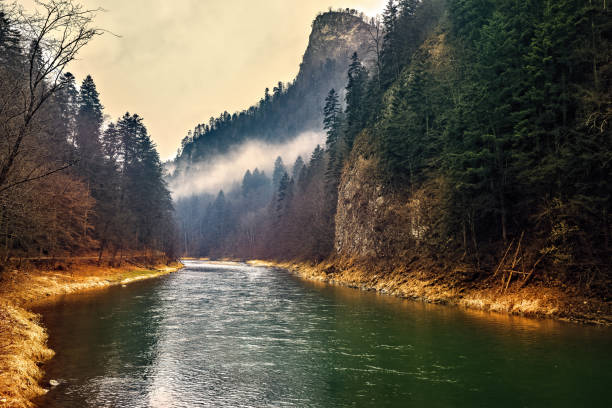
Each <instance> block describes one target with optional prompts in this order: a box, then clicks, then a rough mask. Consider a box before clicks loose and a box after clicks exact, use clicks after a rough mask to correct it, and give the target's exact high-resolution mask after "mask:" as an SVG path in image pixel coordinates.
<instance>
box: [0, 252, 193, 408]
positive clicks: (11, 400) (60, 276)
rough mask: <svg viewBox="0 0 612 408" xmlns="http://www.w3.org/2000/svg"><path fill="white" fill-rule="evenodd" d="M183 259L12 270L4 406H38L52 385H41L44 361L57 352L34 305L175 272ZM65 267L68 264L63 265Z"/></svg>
mask: <svg viewBox="0 0 612 408" xmlns="http://www.w3.org/2000/svg"><path fill="white" fill-rule="evenodd" d="M181 267H182V265H181V264H180V263H175V264H171V265H156V266H155V267H145V266H136V265H133V264H127V263H124V266H122V267H115V268H110V267H103V266H97V265H96V264H95V263H94V262H80V263H77V264H74V265H72V266H70V268H69V269H67V270H41V269H32V270H20V271H18V270H12V271H6V272H4V273H3V274H2V280H1V281H0V322H1V324H0V408H9V407H10V408H22V407H31V406H33V405H32V403H31V402H30V401H31V400H32V399H33V398H35V397H36V396H39V395H41V394H44V393H45V392H46V391H45V389H44V388H43V387H41V386H40V385H39V383H38V382H39V380H40V379H41V378H42V376H43V370H42V369H41V367H40V366H41V365H42V364H43V363H44V362H45V361H47V360H49V359H50V358H52V357H53V354H54V353H53V350H51V349H49V348H48V347H47V345H46V344H47V334H46V331H45V328H44V327H42V325H41V323H40V317H39V316H38V315H36V314H35V313H32V312H31V311H30V309H31V308H32V307H35V306H39V305H41V304H44V303H46V302H53V301H55V300H57V298H58V297H60V296H64V295H68V294H72V293H82V292H87V291H94V290H101V289H105V288H108V287H110V286H115V285H125V284H128V283H131V282H135V281H139V280H143V279H152V278H156V277H159V276H162V275H167V274H169V273H172V272H175V271H177V270H179V269H180V268H181ZM62 269H65V268H64V267H62Z"/></svg>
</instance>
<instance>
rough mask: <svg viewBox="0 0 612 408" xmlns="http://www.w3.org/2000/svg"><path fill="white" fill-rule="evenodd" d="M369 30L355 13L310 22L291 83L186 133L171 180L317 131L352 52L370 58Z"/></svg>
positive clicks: (323, 16)
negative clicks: (245, 146) (248, 149)
mask: <svg viewBox="0 0 612 408" xmlns="http://www.w3.org/2000/svg"><path fill="white" fill-rule="evenodd" d="M372 30H373V29H372V27H370V26H369V24H368V23H367V22H366V21H365V17H364V16H363V15H358V14H357V12H356V11H355V10H346V11H330V12H327V13H324V14H320V15H319V16H318V17H317V18H316V19H315V21H314V22H313V26H312V32H311V35H310V38H309V44H308V49H307V50H306V53H305V54H304V58H303V61H302V63H301V65H300V70H299V73H298V75H297V77H296V78H295V79H294V80H293V81H292V82H290V83H288V84H287V83H283V82H281V81H279V82H278V83H277V84H276V85H275V86H274V87H273V89H272V90H270V89H269V88H265V91H264V95H263V96H262V98H261V99H260V101H259V102H258V103H257V104H255V105H253V106H251V107H249V108H248V109H245V110H243V111H240V112H234V113H232V114H230V113H228V112H227V111H225V112H223V113H221V114H220V115H219V116H218V117H216V118H215V117H211V118H210V119H209V121H208V123H201V124H198V125H197V126H195V128H194V129H193V131H189V133H188V134H187V136H185V137H184V138H183V140H182V142H181V147H180V148H179V152H178V155H177V158H176V159H175V160H174V162H173V166H172V168H173V169H174V174H173V175H171V177H170V183H171V184H172V183H173V182H174V180H177V179H178V177H179V176H181V175H183V176H185V175H186V176H187V177H190V176H196V175H197V172H198V163H200V162H206V161H207V160H208V161H210V160H213V159H214V157H215V156H217V155H220V154H223V153H226V152H227V151H229V150H230V149H232V148H235V147H237V146H239V145H240V144H242V143H244V142H245V141H249V140H250V141H253V140H258V141H263V142H268V143H276V144H279V143H284V142H287V141H290V140H291V139H293V138H295V137H296V136H297V135H299V134H300V133H302V132H304V131H308V130H320V129H321V120H322V100H323V98H324V96H325V94H326V93H327V91H329V89H331V88H334V87H335V88H337V89H341V88H344V82H345V67H346V64H347V62H348V60H349V57H350V55H351V53H352V52H354V51H355V50H358V51H359V52H360V53H363V54H364V55H365V54H368V55H369V54H371V52H370V51H369V49H368V38H369V37H370V35H371V31H372Z"/></svg>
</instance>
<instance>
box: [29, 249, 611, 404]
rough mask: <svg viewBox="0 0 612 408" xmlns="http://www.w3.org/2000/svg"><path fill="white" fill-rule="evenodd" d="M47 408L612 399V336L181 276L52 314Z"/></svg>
mask: <svg viewBox="0 0 612 408" xmlns="http://www.w3.org/2000/svg"><path fill="white" fill-rule="evenodd" d="M40 312H42V313H43V318H44V323H45V325H46V326H47V328H48V330H49V333H50V339H49V343H50V346H51V347H52V348H53V349H54V350H55V351H56V352H57V354H56V357H55V358H54V359H53V360H52V361H51V362H50V363H49V364H47V366H46V367H45V370H46V372H47V380H48V379H50V378H53V379H57V380H59V381H60V382H61V384H60V385H59V386H57V387H55V388H53V389H51V391H50V392H49V393H48V394H47V395H46V396H45V397H43V398H42V399H41V400H40V401H39V403H40V405H41V406H43V407H164V408H165V407H169V408H171V407H266V406H273V407H291V406H295V407H334V406H356V407H368V406H371V407H387V406H388V407H394V406H397V407H424V406H427V407H493V406H495V407H544V406H546V407H553V406H554V407H577V406H583V407H586V406H589V407H596V406H601V407H604V406H609V405H608V404H609V403H610V389H611V386H612V332H611V331H610V330H609V329H605V328H597V327H584V326H577V325H570V324H562V323H558V322H552V321H539V320H531V319H525V318H520V317H509V316H503V315H496V314H487V313H481V312H470V311H465V310H461V309H458V308H453V307H444V306H436V305H427V304H422V303H419V302H413V301H408V300H400V299H396V298H392V297H387V296H381V295H377V294H373V293H364V292H360V291H356V290H353V289H348V288H341V287H333V286H326V285H323V284H315V283H311V282H305V281H302V280H300V279H297V278H295V277H293V276H292V275H290V274H289V273H288V272H286V271H283V270H278V269H272V268H265V267H251V266H247V265H240V264H234V265H228V264H225V265H223V264H212V263H206V262H199V261H186V268H185V269H183V270H182V271H180V272H179V273H176V274H172V275H169V276H167V277H163V278H160V279H155V280H150V281H145V282H139V283H134V284H131V285H128V286H127V287H115V288H111V289H109V290H107V291H104V292H101V293H96V294H87V295H79V296H69V297H66V298H65V299H64V300H62V301H60V302H58V303H56V304H54V305H52V306H49V307H46V308H45V309H43V310H40Z"/></svg>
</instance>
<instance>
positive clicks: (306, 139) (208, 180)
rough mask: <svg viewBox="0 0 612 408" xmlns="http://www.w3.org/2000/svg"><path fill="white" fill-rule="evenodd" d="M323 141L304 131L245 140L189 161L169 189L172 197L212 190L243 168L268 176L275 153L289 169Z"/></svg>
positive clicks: (240, 173) (320, 135) (229, 181)
mask: <svg viewBox="0 0 612 408" xmlns="http://www.w3.org/2000/svg"><path fill="white" fill-rule="evenodd" d="M324 141H325V134H324V133H322V132H304V133H301V134H300V135H299V136H297V137H296V138H294V139H293V140H291V141H289V142H287V143H283V144H271V143H263V142H259V141H249V142H246V143H244V144H242V145H240V146H238V147H236V148H235V149H233V150H232V151H231V152H229V153H227V154H224V155H221V156H218V157H214V158H212V159H209V160H206V161H205V162H203V163H197V164H192V165H191V167H190V169H189V170H187V171H185V170H183V171H181V172H180V173H181V174H180V175H179V176H178V177H176V178H174V179H172V180H171V184H170V190H171V191H172V195H173V197H174V198H175V199H177V198H181V197H186V196H190V195H194V194H201V193H211V194H216V193H217V192H218V191H219V190H224V189H228V188H231V186H232V185H233V184H235V183H237V182H240V181H242V178H243V176H244V173H245V172H246V171H247V170H253V169H255V168H258V169H259V170H260V171H261V170H263V171H265V172H266V174H267V175H268V176H271V175H272V169H273V167H274V160H276V158H277V157H278V156H281V157H282V158H283V162H284V163H285V166H287V167H288V168H289V169H290V168H291V166H292V165H293V163H294V162H295V159H297V157H298V156H302V158H303V159H304V161H306V162H307V161H308V158H309V157H310V154H311V153H312V151H313V150H314V148H315V147H316V146H317V145H318V144H323V143H324ZM169 170H174V169H169Z"/></svg>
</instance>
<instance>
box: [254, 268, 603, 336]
mask: <svg viewBox="0 0 612 408" xmlns="http://www.w3.org/2000/svg"><path fill="white" fill-rule="evenodd" d="M249 263H250V264H252V265H262V266H264V265H265V266H274V267H280V268H284V269H288V270H290V271H291V272H293V273H294V274H296V275H297V276H299V277H301V278H303V279H308V280H314V281H320V282H325V283H329V284H334V285H341V286H347V287H351V288H355V289H359V290H364V291H376V292H378V293H381V294H385V295H390V296H397V297H400V298H405V299H414V300H421V301H424V302H430V303H440V304H446V305H454V306H458V307H464V308H468V309H476V310H482V311H488V312H495V313H505V314H513V315H521V316H527V317H535V318H551V319H556V320H562V321H568V322H576V323H584V324H596V325H604V326H612V303H611V302H609V301H605V300H603V299H595V298H592V297H588V296H585V295H584V294H580V293H570V292H569V291H568V290H567V289H566V288H563V287H562V286H552V285H548V286H547V285H544V284H542V283H537V282H533V283H530V284H529V285H527V286H525V287H522V285H521V284H520V283H519V282H513V283H512V284H510V285H509V286H508V287H507V289H505V290H504V289H502V287H501V286H502V285H500V282H499V279H497V280H494V279H491V278H489V279H484V280H477V281H469V280H468V281H466V280H461V281H458V280H456V279H453V278H449V275H448V274H446V275H444V274H435V273H432V272H431V271H427V270H419V269H416V270H415V269H409V268H407V267H401V266H400V267H397V266H394V267H391V266H387V265H384V266H380V265H372V264H370V263H367V262H361V263H360V262H355V261H324V262H321V263H318V264H310V263H305V262H274V261H262V260H254V261H249Z"/></svg>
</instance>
